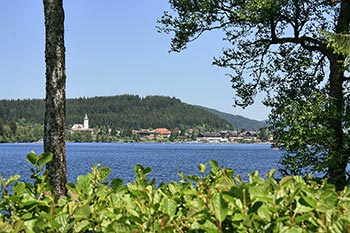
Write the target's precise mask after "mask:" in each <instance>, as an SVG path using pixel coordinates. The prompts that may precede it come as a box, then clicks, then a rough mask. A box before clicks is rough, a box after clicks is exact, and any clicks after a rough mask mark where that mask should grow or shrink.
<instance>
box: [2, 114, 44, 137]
mask: <svg viewBox="0 0 350 233" xmlns="http://www.w3.org/2000/svg"><path fill="white" fill-rule="evenodd" d="M43 132H44V127H43V126H42V125H41V124H39V123H33V122H31V123H28V122H26V121H25V120H24V119H20V120H18V121H17V122H14V121H10V122H9V121H6V120H4V119H3V118H0V143H1V142H36V141H39V140H42V138H43Z"/></svg>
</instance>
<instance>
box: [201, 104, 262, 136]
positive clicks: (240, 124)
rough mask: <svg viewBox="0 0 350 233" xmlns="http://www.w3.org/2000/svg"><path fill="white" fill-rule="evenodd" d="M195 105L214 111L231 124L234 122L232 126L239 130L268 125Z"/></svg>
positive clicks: (254, 128)
mask: <svg viewBox="0 0 350 233" xmlns="http://www.w3.org/2000/svg"><path fill="white" fill-rule="evenodd" d="M195 107H197V108H201V109H205V110H207V111H208V112H211V113H214V114H215V115H217V116H218V117H220V118H221V119H224V120H226V121H228V122H229V123H230V124H232V126H233V127H234V128H235V129H238V130H243V129H245V130H258V129H261V128H263V127H265V126H266V122H264V121H256V120H251V119H248V118H245V117H242V116H239V115H232V114H229V113H224V112H220V111H218V110H215V109H211V108H206V107H202V106H195Z"/></svg>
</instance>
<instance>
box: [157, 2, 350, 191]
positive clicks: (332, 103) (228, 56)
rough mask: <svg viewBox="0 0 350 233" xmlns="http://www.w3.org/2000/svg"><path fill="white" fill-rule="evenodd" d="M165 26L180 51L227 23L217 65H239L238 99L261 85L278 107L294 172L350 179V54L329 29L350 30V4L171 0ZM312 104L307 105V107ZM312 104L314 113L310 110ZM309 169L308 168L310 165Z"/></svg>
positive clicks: (277, 125)
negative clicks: (341, 49)
mask: <svg viewBox="0 0 350 233" xmlns="http://www.w3.org/2000/svg"><path fill="white" fill-rule="evenodd" d="M170 4H171V7H172V9H173V11H174V12H172V13H169V12H165V13H164V15H163V16H162V18H161V19H160V23H161V27H159V29H160V31H162V32H165V33H174V37H173V38H172V40H171V50H172V51H176V52H179V51H181V50H183V49H185V48H186V45H187V44H188V43H189V42H192V41H194V40H196V39H197V38H199V37H200V36H201V35H202V34H204V33H205V32H208V31H211V30H214V29H222V30H223V31H224V39H225V40H226V41H227V42H229V43H230V44H231V47H230V48H225V49H223V55H222V56H221V57H219V58H215V59H214V62H213V64H215V65H218V66H220V67H225V68H231V69H232V73H231V74H230V75H229V76H230V78H231V82H232V87H233V89H234V90H235V92H236V99H235V105H237V106H242V107H246V106H248V105H249V104H252V103H253V101H254V96H255V95H256V93H257V92H258V91H264V92H265V93H266V96H267V97H266V99H265V101H264V104H266V105H267V106H270V107H272V112H271V115H270V118H271V120H270V124H271V125H272V129H273V130H274V138H275V139H276V140H277V144H278V146H279V147H280V148H281V149H284V150H285V151H286V152H287V153H286V154H285V156H284V158H283V160H282V162H281V163H282V164H285V165H286V164H287V165H288V164H292V165H293V166H292V167H293V168H295V167H298V168H301V169H289V168H291V167H288V166H286V167H285V171H286V172H287V173H290V172H292V173H293V172H297V173H304V172H305V171H307V172H308V171H311V172H319V171H321V172H322V173H324V174H325V176H327V177H329V180H330V182H332V183H334V184H335V185H336V187H337V189H342V188H343V187H344V186H345V185H346V184H347V177H346V166H347V164H348V160H349V155H350V147H349V135H348V130H346V129H348V128H349V127H350V126H349V119H350V117H349V111H348V109H349V94H350V92H349V88H348V87H349V81H350V77H347V74H348V73H347V72H346V71H348V70H349V69H348V66H347V65H346V64H347V62H346V61H347V58H348V57H347V56H346V55H344V53H339V51H338V50H337V49H335V48H336V47H334V46H330V45H331V44H330V43H329V36H327V35H328V34H329V33H330V34H331V35H332V34H336V35H340V34H347V33H349V21H350V4H349V1H348V0H341V1H336V2H331V1H315V0H305V1H298V0H264V1H262V0H248V1H241V0H238V1H232V0H170ZM305 108H306V109H307V110H306V109H305ZM309 110H310V112H308V111H309ZM303 168H306V169H303Z"/></svg>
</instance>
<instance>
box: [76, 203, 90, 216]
mask: <svg viewBox="0 0 350 233" xmlns="http://www.w3.org/2000/svg"><path fill="white" fill-rule="evenodd" d="M89 216H90V207H89V206H88V205H83V206H78V207H77V208H76V209H75V211H74V218H76V219H88V218H89Z"/></svg>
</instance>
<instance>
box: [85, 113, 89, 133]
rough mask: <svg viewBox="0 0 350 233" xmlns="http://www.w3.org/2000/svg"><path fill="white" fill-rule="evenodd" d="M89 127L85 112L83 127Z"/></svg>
mask: <svg viewBox="0 0 350 233" xmlns="http://www.w3.org/2000/svg"><path fill="white" fill-rule="evenodd" d="M88 128H89V118H88V116H87V114H86V113H85V117H84V129H88Z"/></svg>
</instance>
